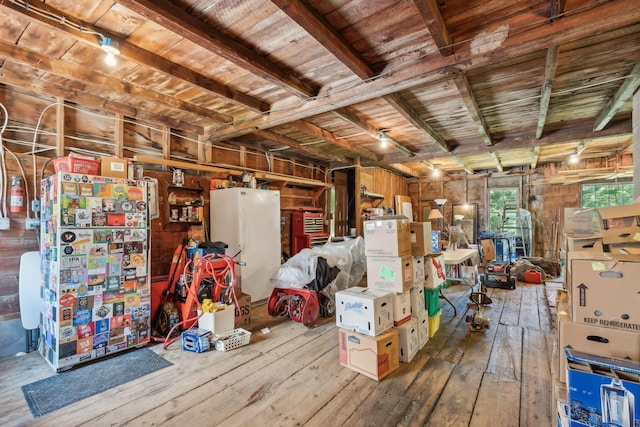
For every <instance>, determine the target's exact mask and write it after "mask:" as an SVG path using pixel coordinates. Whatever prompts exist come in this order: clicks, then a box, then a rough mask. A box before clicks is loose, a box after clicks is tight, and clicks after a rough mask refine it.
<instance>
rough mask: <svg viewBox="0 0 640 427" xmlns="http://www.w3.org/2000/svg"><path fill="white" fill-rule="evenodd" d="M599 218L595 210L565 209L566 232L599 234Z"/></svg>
mask: <svg viewBox="0 0 640 427" xmlns="http://www.w3.org/2000/svg"><path fill="white" fill-rule="evenodd" d="M599 231H600V227H599V226H598V217H597V212H596V211H595V209H585V208H564V232H565V233H568V234H586V235H592V234H595V233H598V232H599Z"/></svg>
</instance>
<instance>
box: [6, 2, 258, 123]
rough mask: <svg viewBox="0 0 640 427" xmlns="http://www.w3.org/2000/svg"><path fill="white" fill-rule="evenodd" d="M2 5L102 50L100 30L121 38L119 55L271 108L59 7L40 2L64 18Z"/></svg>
mask: <svg viewBox="0 0 640 427" xmlns="http://www.w3.org/2000/svg"><path fill="white" fill-rule="evenodd" d="M2 7H4V8H7V9H10V10H13V11H14V12H18V13H20V14H22V15H25V16H28V17H29V19H31V20H33V21H37V22H38V23H40V24H42V25H44V26H46V27H48V28H55V29H56V30H58V31H62V32H64V33H66V34H68V35H70V36H72V37H73V38H74V39H75V40H77V41H78V42H80V43H84V44H85V45H88V46H93V47H95V48H96V49H99V40H97V37H98V36H97V35H96V34H95V33H100V34H102V35H103V36H105V37H109V38H111V39H112V40H118V42H119V50H120V54H119V56H120V57H122V58H125V59H127V60H129V61H132V62H135V63H136V64H139V65H144V66H146V67H151V68H153V69H155V70H158V71H160V72H162V73H164V74H165V75H167V76H169V77H173V78H177V79H180V80H182V81H184V82H187V83H189V84H192V85H195V86H198V87H199V88H202V89H203V90H205V91H207V92H209V93H211V94H213V95H215V96H220V97H222V98H224V99H225V100H227V101H229V102H231V103H233V104H235V105H239V106H241V107H244V108H248V109H249V110H252V111H255V112H264V111H268V110H269V104H267V103H266V102H263V101H261V100H259V99H257V98H254V97H251V96H249V95H246V94H244V93H242V92H238V91H236V90H234V89H232V88H230V87H228V86H225V85H223V84H222V83H220V82H217V81H215V80H213V79H211V78H209V77H206V76H204V75H202V74H200V73H197V72H195V71H193V70H190V69H188V68H186V67H183V66H181V65H179V64H176V63H175V62H171V61H169V60H167V59H165V58H164V57H162V56H160V55H156V54H154V53H151V52H149V51H147V50H144V49H142V48H140V47H138V46H136V45H134V44H131V43H128V42H127V41H124V40H119V38H118V37H116V36H115V35H113V34H109V33H108V32H106V31H105V30H103V29H101V28H98V27H95V26H93V25H91V24H89V23H87V22H78V21H76V20H75V19H73V18H71V17H69V16H67V15H65V14H64V13H62V12H61V11H59V10H58V9H55V8H53V7H51V6H49V5H47V4H45V3H39V4H38V6H37V8H38V9H40V10H42V11H45V12H47V13H49V14H51V15H53V16H59V17H61V19H60V20H57V21H56V20H52V19H48V18H46V17H45V16H43V14H41V13H36V12H35V10H34V8H25V7H21V6H20V5H18V4H16V3H11V2H2V3H0V8H2ZM62 21H68V22H75V23H76V24H77V25H78V26H80V27H81V28H83V31H77V30H75V29H74V28H72V27H71V26H69V25H65V24H64V23H63V22H62Z"/></svg>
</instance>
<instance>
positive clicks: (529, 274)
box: [524, 269, 544, 283]
mask: <svg viewBox="0 0 640 427" xmlns="http://www.w3.org/2000/svg"><path fill="white" fill-rule="evenodd" d="M524 281H525V282H527V283H542V282H544V277H542V273H541V272H540V271H538V270H534V269H531V270H527V271H525V272H524Z"/></svg>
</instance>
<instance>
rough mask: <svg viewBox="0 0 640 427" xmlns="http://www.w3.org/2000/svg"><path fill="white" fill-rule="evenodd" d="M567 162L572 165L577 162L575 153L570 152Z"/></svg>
mask: <svg viewBox="0 0 640 427" xmlns="http://www.w3.org/2000/svg"><path fill="white" fill-rule="evenodd" d="M569 163H571V164H572V165H575V164H576V163H578V154H577V153H571V155H570V156H569Z"/></svg>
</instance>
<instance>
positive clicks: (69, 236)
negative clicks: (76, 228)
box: [60, 231, 76, 243]
mask: <svg viewBox="0 0 640 427" xmlns="http://www.w3.org/2000/svg"><path fill="white" fill-rule="evenodd" d="M60 240H62V241H63V242H65V243H71V242H73V241H74V240H76V233H73V232H71V231H65V232H64V233H62V235H61V236H60Z"/></svg>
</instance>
